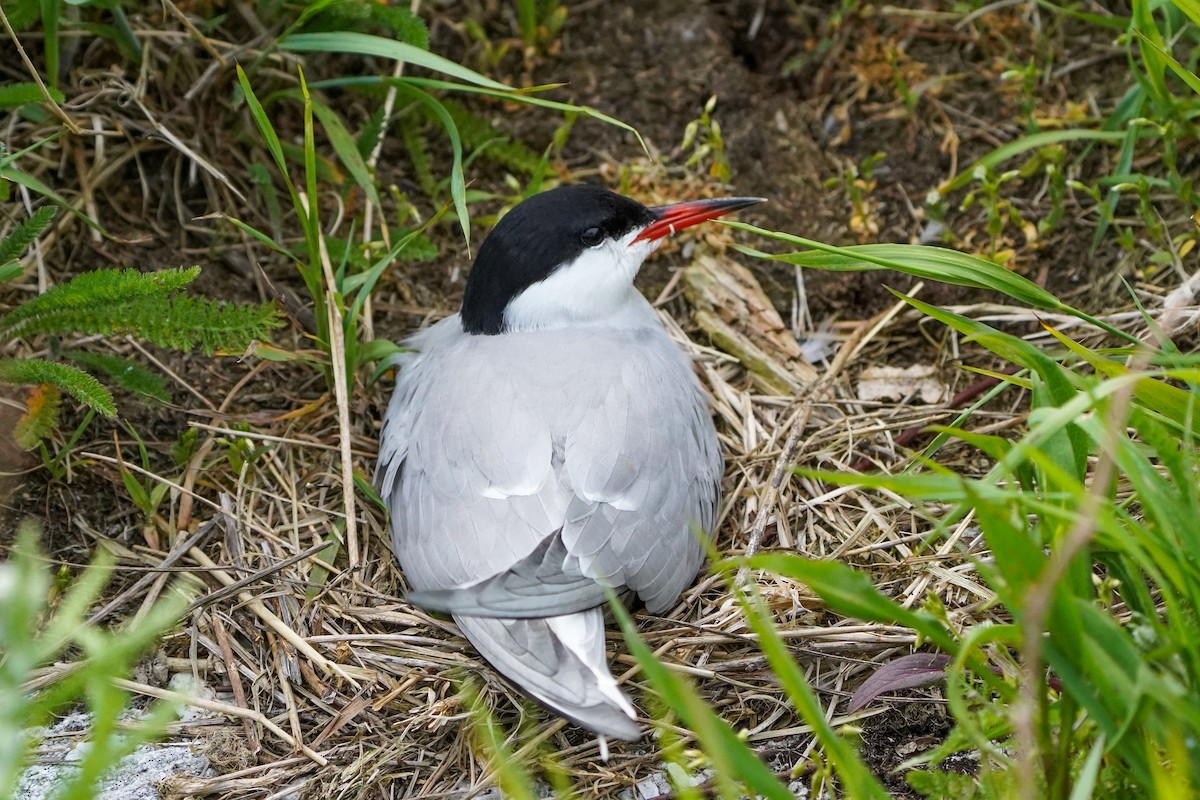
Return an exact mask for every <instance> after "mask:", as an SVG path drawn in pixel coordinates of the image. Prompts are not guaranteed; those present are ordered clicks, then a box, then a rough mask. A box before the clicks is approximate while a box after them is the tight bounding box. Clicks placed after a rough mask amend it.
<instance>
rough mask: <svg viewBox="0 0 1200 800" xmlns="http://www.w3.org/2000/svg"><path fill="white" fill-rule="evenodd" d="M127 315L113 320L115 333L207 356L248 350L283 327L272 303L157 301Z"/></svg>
mask: <svg viewBox="0 0 1200 800" xmlns="http://www.w3.org/2000/svg"><path fill="white" fill-rule="evenodd" d="M126 314H129V315H131V316H129V317H126V318H125V319H110V320H109V321H110V323H111V330H112V332H113V333H128V334H133V335H136V336H138V337H140V338H143V339H146V340H147V341H149V342H152V343H154V344H156V345H158V346H159V347H167V348H171V349H173V350H191V349H193V348H196V347H199V348H200V350H201V351H203V352H204V354H205V355H212V354H213V353H215V352H216V351H218V350H223V351H226V352H240V351H242V350H245V349H246V348H247V347H249V346H250V343H251V342H253V341H254V340H256V339H266V338H267V337H268V335H269V334H270V332H271V330H272V329H273V328H276V327H278V326H279V325H280V324H281V321H280V319H279V314H278V313H277V312H276V310H275V306H273V305H271V304H270V303H263V304H261V305H235V304H232V303H220V302H215V301H212V300H207V299H204V298H200V297H185V296H177V297H172V298H168V299H159V298H155V299H153V300H152V301H151V302H150V303H148V304H147V305H146V307H144V308H142V307H139V306H133V307H131V308H129V309H127V311H126ZM99 332H102V331H99Z"/></svg>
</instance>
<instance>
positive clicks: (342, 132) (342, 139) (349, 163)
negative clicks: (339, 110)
mask: <svg viewBox="0 0 1200 800" xmlns="http://www.w3.org/2000/svg"><path fill="white" fill-rule="evenodd" d="M312 105H313V113H315V114H316V115H317V119H319V120H321V127H322V128H324V129H325V135H326V136H328V137H329V143H330V144H332V145H333V150H334V152H335V153H337V155H338V158H339V159H341V161H342V164H344V165H345V167H346V170H347V171H348V172H349V173H350V175H351V177H353V178H354V182H355V183H356V184H358V187H359V188H360V189H362V190H363V193H364V194H366V196H367V198H368V199H369V200H370V201H371V202H372V203H373V204H375V205H376V206H379V204H380V203H379V194H378V193H377V192H376V191H375V182H374V181H373V180H372V179H371V170H370V169H369V168H368V167H367V162H366V161H365V160H363V157H362V154H361V153H360V152H359V151H358V145H357V144H356V143H355V141H354V137H353V136H351V135H350V131H348V130H346V126H345V125H344V124H343V123H342V120H341V118H340V117H338V115H337V114H335V113H334V111H333V109H331V108H330V107H329V106H327V105H325V104H324V103H320V102H317V101H313V104H312Z"/></svg>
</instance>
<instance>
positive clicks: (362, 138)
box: [355, 106, 383, 159]
mask: <svg viewBox="0 0 1200 800" xmlns="http://www.w3.org/2000/svg"><path fill="white" fill-rule="evenodd" d="M382 138H383V106H380V107H379V108H377V109H375V112H374V113H373V114H371V116H369V117H367V119H366V120H365V121H364V122H363V124H362V127H361V128H359V131H358V140H357V141H356V142H355V144H356V145H357V146H358V154H359V155H360V156H362V157H363V158H364V159H366V158H370V157H371V152H372V151H373V150H374V149H375V145H377V144H379V140H380V139H382Z"/></svg>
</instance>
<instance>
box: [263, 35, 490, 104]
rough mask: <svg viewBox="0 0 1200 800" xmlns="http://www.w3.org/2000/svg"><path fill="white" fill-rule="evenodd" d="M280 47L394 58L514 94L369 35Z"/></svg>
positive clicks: (316, 38)
mask: <svg viewBox="0 0 1200 800" xmlns="http://www.w3.org/2000/svg"><path fill="white" fill-rule="evenodd" d="M279 47H280V48H281V49H283V50H289V51H291V52H294V53H314V52H315V53H357V54H359V55H363V56H378V57H380V58H394V59H396V60H397V61H403V62H405V63H408V64H412V65H414V66H418V67H424V68H426V69H429V70H433V71H434V72H440V73H442V74H444V75H449V76H450V77H452V78H457V79H458V80H460V81H466V82H467V83H473V84H475V85H476V86H484V87H487V88H489V89H499V90H502V91H511V87H509V86H506V85H505V84H503V83H500V82H499V81H494V80H492V79H491V78H489V77H487V76H485V75H480V74H479V73H478V72H476V71H475V70H473V69H468V68H467V67H464V66H462V65H461V64H456V63H455V62H453V61H451V60H450V59H448V58H443V57H442V56H439V55H435V54H434V53H430V52H429V51H428V50H422V49H421V48H419V47H414V46H413V45H411V44H405V43H404V42H398V41H396V40H395V39H385V38H384V37H382V36H372V35H371V34H367V33H352V32H350V31H336V32H332V33H296V34H292V35H291V36H287V37H285V38H283V39H282V40H280V42H279Z"/></svg>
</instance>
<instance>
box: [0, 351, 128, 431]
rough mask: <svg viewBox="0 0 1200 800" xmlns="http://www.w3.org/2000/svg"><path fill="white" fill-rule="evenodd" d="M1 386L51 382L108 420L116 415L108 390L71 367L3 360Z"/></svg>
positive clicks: (29, 360) (35, 360)
mask: <svg viewBox="0 0 1200 800" xmlns="http://www.w3.org/2000/svg"><path fill="white" fill-rule="evenodd" d="M0 383H14V384H25V385H36V384H39V383H49V384H51V385H52V386H57V387H58V388H59V389H61V390H63V391H64V392H66V393H67V394H69V395H71V396H72V397H74V398H75V399H76V400H78V401H79V402H80V403H83V404H84V405H85V406H87V407H88V408H93V409H95V410H96V411H98V412H100V413H101V414H103V415H104V416H106V417H114V416H116V414H117V404H116V403H115V402H114V401H113V397H112V394H111V393H110V392H109V391H108V389H105V388H104V387H103V386H101V385H100V382H99V381H98V380H96V379H95V378H93V377H92V376H91V375H88V374H87V373H86V372H84V371H83V370H81V369H79V368H78V367H72V366H71V365H70V364H62V363H59V362H57V361H46V360H44V359H40V358H0Z"/></svg>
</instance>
